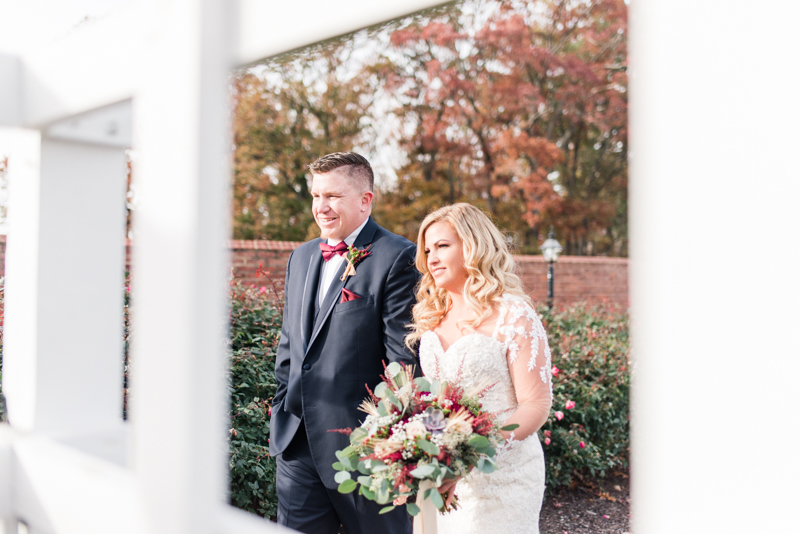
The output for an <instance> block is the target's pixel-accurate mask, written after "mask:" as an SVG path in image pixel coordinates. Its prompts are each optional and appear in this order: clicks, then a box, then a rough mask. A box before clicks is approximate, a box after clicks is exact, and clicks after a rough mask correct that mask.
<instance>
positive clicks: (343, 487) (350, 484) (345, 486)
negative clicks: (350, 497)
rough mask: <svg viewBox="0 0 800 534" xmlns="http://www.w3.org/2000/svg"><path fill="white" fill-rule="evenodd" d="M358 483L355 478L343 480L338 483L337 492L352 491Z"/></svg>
mask: <svg viewBox="0 0 800 534" xmlns="http://www.w3.org/2000/svg"><path fill="white" fill-rule="evenodd" d="M356 486H358V484H357V483H356V481H355V480H345V481H344V482H342V483H341V484H339V493H353V490H355V489H356Z"/></svg>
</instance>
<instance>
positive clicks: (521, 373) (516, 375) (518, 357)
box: [502, 303, 552, 440]
mask: <svg viewBox="0 0 800 534" xmlns="http://www.w3.org/2000/svg"><path fill="white" fill-rule="evenodd" d="M517 306H518V307H515V308H513V309H512V310H510V311H509V314H508V315H510V317H507V318H506V321H508V323H507V325H505V328H504V329H503V330H505V332H504V333H505V334H506V346H507V347H508V353H507V358H508V370H509V373H510V374H511V381H512V383H513V384H514V390H515V391H516V395H517V404H518V406H517V409H516V410H514V413H512V414H511V416H510V417H509V418H508V419H507V420H506V421H505V423H504V424H503V426H507V425H511V424H517V425H519V427H518V428H517V429H516V430H514V431H513V432H514V439H517V440H521V439H525V438H527V437H528V436H530V435H531V434H533V433H534V432H536V431H537V430H539V428H541V426H542V425H543V424H544V423H545V421H547V418H548V416H549V415H550V406H551V404H552V393H551V391H552V372H551V369H552V366H551V364H550V348H549V347H548V345H547V337H546V335H545V332H544V328H543V327H542V323H541V321H540V320H539V317H538V315H537V314H536V312H535V310H533V309H532V308H531V307H530V306H528V305H525V304H522V303H520V304H519V305H517ZM502 434H503V435H504V437H506V439H508V437H510V435H511V432H502Z"/></svg>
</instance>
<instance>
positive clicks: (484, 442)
mask: <svg viewBox="0 0 800 534" xmlns="http://www.w3.org/2000/svg"><path fill="white" fill-rule="evenodd" d="M467 443H468V444H469V446H470V447H475V448H476V449H482V448H483V447H488V446H489V440H488V439H486V438H485V437H484V436H481V435H480V434H473V435H472V437H471V438H469V441H468V442H467Z"/></svg>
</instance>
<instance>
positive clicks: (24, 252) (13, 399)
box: [3, 133, 125, 460]
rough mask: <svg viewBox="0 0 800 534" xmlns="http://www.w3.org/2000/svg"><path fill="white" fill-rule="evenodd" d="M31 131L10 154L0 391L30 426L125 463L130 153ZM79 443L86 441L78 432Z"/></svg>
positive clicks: (14, 418)
mask: <svg viewBox="0 0 800 534" xmlns="http://www.w3.org/2000/svg"><path fill="white" fill-rule="evenodd" d="M37 141H38V134H33V133H31V134H29V137H28V143H26V144H27V147H28V150H19V151H18V152H17V156H16V157H15V158H14V159H13V160H11V161H10V167H9V171H10V172H9V187H10V191H9V198H10V208H9V210H8V221H9V234H8V249H7V254H6V267H5V268H6V302H5V305H6V312H5V313H6V324H5V339H4V347H3V349H4V350H3V360H4V361H3V366H4V370H3V371H4V372H3V389H4V393H5V395H6V398H7V401H8V410H9V420H10V421H11V423H12V424H13V426H14V428H15V429H17V430H18V431H23V432H33V431H36V432H40V433H43V434H46V435H50V436H54V437H57V438H59V439H64V440H67V441H73V442H74V440H75V439H78V438H77V437H79V436H93V438H92V439H91V440H89V441H86V442H83V441H81V443H77V442H75V443H76V444H78V445H79V446H81V447H83V448H85V449H86V450H89V451H92V452H96V453H99V454H101V455H105V456H108V457H114V458H115V459H117V460H121V458H120V457H119V454H118V452H119V451H112V450H104V447H106V445H108V444H107V443H104V442H103V441H102V440H99V441H98V436H99V435H101V434H108V433H109V432H111V433H113V432H115V431H117V430H119V427H120V426H121V413H122V412H121V407H122V397H121V383H122V322H121V319H122V292H123V287H124V285H123V275H124V264H123V262H124V248H123V236H124V228H125V209H124V201H125V161H124V154H123V151H122V149H121V148H114V147H107V146H100V145H93V144H85V143H76V142H70V141H59V140H54V139H48V138H44V139H42V141H41V151H39V150H38V147H37V146H36V145H37ZM79 441H80V440H79Z"/></svg>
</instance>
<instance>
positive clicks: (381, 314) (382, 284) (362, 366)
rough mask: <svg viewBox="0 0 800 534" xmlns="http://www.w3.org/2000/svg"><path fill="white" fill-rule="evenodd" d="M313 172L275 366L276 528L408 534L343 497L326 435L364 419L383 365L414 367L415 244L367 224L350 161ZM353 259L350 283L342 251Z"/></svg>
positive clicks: (350, 156) (365, 168)
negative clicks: (309, 215)
mask: <svg viewBox="0 0 800 534" xmlns="http://www.w3.org/2000/svg"><path fill="white" fill-rule="evenodd" d="M308 168H309V169H310V170H311V173H312V178H313V181H312V186H311V195H312V197H313V204H312V208H311V209H312V212H313V214H314V220H315V221H316V223H317V225H318V226H319V228H320V230H321V234H322V238H321V239H314V240H312V241H309V242H307V243H304V244H303V245H301V246H300V247H298V248H297V249H296V250H295V251H294V252H293V253H292V255H291V257H290V258H289V265H288V266H287V268H286V286H285V294H286V304H285V307H284V313H283V329H282V331H281V339H280V343H279V344H278V354H277V358H276V362H275V378H276V379H277V382H278V391H277V393H276V394H275V398H274V400H273V406H272V420H271V422H270V440H271V441H270V455H272V456H277V462H278V468H277V492H278V523H280V524H281V525H285V526H288V527H290V528H293V529H295V530H298V531H300V532H305V533H307V534H336V532H337V531H338V527H339V524H340V523H341V524H342V525H344V528H345V532H347V534H376V533H381V534H383V533H386V534H410V532H411V524H410V521H409V519H408V515H407V514H406V511H405V508H404V507H398V508H397V509H395V510H394V511H392V512H390V513H387V514H383V515H379V514H378V511H379V509H380V506H378V505H377V504H376V503H374V502H373V501H368V500H366V499H365V498H364V497H362V496H359V495H356V494H355V493H349V494H341V493H339V492H338V491H337V487H338V484H337V483H336V482H335V481H334V479H333V476H334V474H335V472H334V470H333V468H332V467H331V465H332V464H333V463H334V462H335V461H336V456H335V451H336V450H340V449H344V448H345V447H346V446H347V445H349V439H348V437H347V436H346V435H343V434H341V433H337V432H329V430H332V429H341V428H347V427H350V428H353V427H355V426H357V425H358V424H359V421H360V420H363V418H364V416H365V415H364V414H363V413H361V412H359V411H358V406H359V404H361V401H363V400H364V399H365V398H366V397H367V396H368V392H367V388H366V386H367V385H368V386H369V388H370V389H374V387H375V386H376V385H377V383H378V382H379V381H380V375H381V374H382V373H383V370H384V365H386V364H388V363H389V362H399V363H405V364H408V365H416V358H415V355H414V354H413V353H412V352H411V351H409V350H408V349H407V348H406V347H405V345H404V344H403V339H404V337H405V335H406V333H407V331H406V329H405V325H406V324H407V323H409V322H410V321H411V307H412V305H413V303H414V286H415V284H416V282H417V276H418V275H417V271H416V269H415V268H414V255H415V250H416V249H415V246H414V244H413V243H411V242H410V241H408V240H407V239H405V238H403V237H400V236H397V235H394V234H392V233H390V232H388V231H386V230H384V229H383V228H381V227H380V226H378V225H377V224H376V223H375V221H373V220H372V218H371V217H370V212H371V211H372V199H373V193H372V189H373V174H372V168H371V167H370V164H369V162H368V161H367V160H366V159H365V158H364V157H363V156H360V155H358V154H355V153H353V152H345V153H342V152H337V153H334V154H328V155H327V156H324V157H322V158H320V159H318V160H317V161H315V162H314V163H312V164H311V165H309V167H308ZM349 245H352V246H353V247H355V249H357V250H359V251H365V252H364V253H363V254H361V259H360V260H359V261H357V262H356V263H355V265H354V266H353V267H354V270H355V274H354V275H352V276H346V277H345V279H344V280H342V276H343V274H345V273H346V271H347V272H351V271H350V269H349V268H348V267H349V266H348V261H347V257H348V251H347V246H349Z"/></svg>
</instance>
